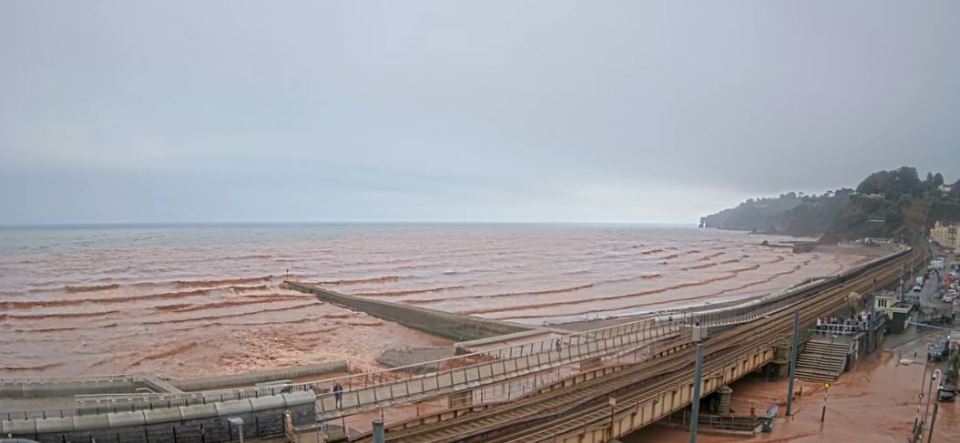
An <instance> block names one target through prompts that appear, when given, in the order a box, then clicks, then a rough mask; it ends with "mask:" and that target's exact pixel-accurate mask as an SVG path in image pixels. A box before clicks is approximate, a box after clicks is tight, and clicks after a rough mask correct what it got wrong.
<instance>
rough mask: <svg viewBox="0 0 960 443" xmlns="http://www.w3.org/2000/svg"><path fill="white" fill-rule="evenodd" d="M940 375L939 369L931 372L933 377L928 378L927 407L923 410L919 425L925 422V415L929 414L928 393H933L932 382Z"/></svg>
mask: <svg viewBox="0 0 960 443" xmlns="http://www.w3.org/2000/svg"><path fill="white" fill-rule="evenodd" d="M940 374H941V372H940V370H939V369H937V370H935V371H933V375H931V376H930V382H929V383H927V407H926V408H924V409H923V418H922V419H921V421H920V423H921V425H922V424H925V423H926V422H927V413H928V412H930V396H931V395H930V392H931V391H933V382H935V381H937V379H938V378H940Z"/></svg>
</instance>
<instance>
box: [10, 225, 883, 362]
mask: <svg viewBox="0 0 960 443" xmlns="http://www.w3.org/2000/svg"><path fill="white" fill-rule="evenodd" d="M324 229H326V230H324ZM764 240H767V241H770V242H773V243H775V242H779V241H782V240H785V239H784V238H776V237H766V236H756V235H748V234H744V233H737V232H726V231H713V230H698V229H682V228H677V229H672V228H646V227H642V228H641V227H625V228H619V227H569V226H564V227H531V226H492V227H471V226H463V227H450V226H439V227H417V226H414V227H400V228H398V227H390V228H386V227H385V228H366V227H364V228H350V227H348V228H342V229H340V228H337V229H333V228H330V229H327V228H296V229H294V228H291V229H286V228H218V229H213V228H196V229H192V228H176V229H174V228H167V229H159V228H158V229H155V230H151V229H126V230H123V229H119V230H116V231H112V230H107V229H91V230H78V231H76V232H74V231H64V232H61V231H57V230H52V231H47V230H40V231H37V232H30V231H27V232H21V231H0V246H3V247H4V249H3V251H2V252H3V253H0V342H2V343H4V345H3V346H2V347H0V375H15V376H61V375H94V374H115V373H129V372H148V371H157V372H160V373H162V374H164V375H167V376H170V377H173V378H179V377H185V376H204V375H219V374H227V373H236V372H242V371H248V370H255V369H267V368H277V367H283V366H289V365H298V364H310V363H318V362H323V361H330V360H352V361H358V362H361V363H363V364H365V365H370V366H376V364H375V362H374V359H375V357H376V356H377V355H378V354H379V352H380V351H382V350H383V349H384V348H386V347H388V346H391V345H395V344H405V345H409V346H412V347H421V346H436V345H441V346H443V345H449V341H446V340H442V339H438V338H435V337H431V336H428V335H426V334H423V333H420V332H417V331H413V330H410V329H407V328H404V327H402V326H399V325H397V324H393V323H390V322H384V321H381V320H378V319H376V318H373V317H371V316H368V315H366V314H363V313H357V312H351V311H349V310H345V309H342V308H339V307H335V306H330V305H327V304H324V303H321V302H319V301H317V300H316V299H315V298H314V297H312V296H310V295H307V294H302V293H299V292H295V291H290V290H286V289H284V288H282V287H281V283H282V281H283V280H284V279H294V280H302V281H307V282H315V283H318V284H319V285H320V286H322V287H325V288H328V289H331V290H335V291H339V292H343V293H347V294H353V295H358V296H362V297H367V298H371V299H376V300H386V301H390V302H398V303H409V304H413V305H416V306H424V307H428V308H433V309H439V310H445V311H449V312H459V313H465V314H470V315H477V316H481V317H486V318H495V319H503V320H509V321H515V322H521V323H526V324H532V325H539V324H544V323H561V322H568V321H575V320H583V319H585V318H596V317H598V316H601V317H606V316H611V315H630V314H639V313H642V312H646V311H650V310H661V309H667V308H676V307H681V306H690V305H703V304H709V303H722V302H728V301H731V300H736V299H742V298H748V297H752V296H757V295H763V294H766V293H769V292H772V291H776V290H779V289H782V288H784V287H787V286H790V285H792V284H795V283H797V282H799V281H801V280H803V279H805V278H808V277H812V276H819V275H824V274H835V273H837V272H840V271H842V270H843V269H846V268H849V267H851V266H853V265H855V264H857V263H859V262H862V261H864V260H866V259H868V258H870V257H872V256H876V255H880V254H882V253H883V252H882V251H878V250H841V249H839V248H833V249H830V248H824V249H823V250H817V251H815V252H813V253H807V254H793V253H791V251H790V249H789V248H786V249H785V248H774V247H767V246H762V245H761V242H762V241H764ZM288 273H289V274H288Z"/></svg>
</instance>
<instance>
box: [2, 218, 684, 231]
mask: <svg viewBox="0 0 960 443" xmlns="http://www.w3.org/2000/svg"><path fill="white" fill-rule="evenodd" d="M309 225H581V226H584V225H601V226H664V227H668V226H672V227H696V226H698V223H682V222H655V221H654V222H637V221H491V220H480V221H476V220H309V221H294V220H286V221H265V220H259V221H178V222H50V223H48V222H41V223H9V224H8V223H0V229H57V228H61V229H62V228H121V227H129V228H150V227H169V228H175V227H214V226H219V227H256V226H262V227H267V226H309Z"/></svg>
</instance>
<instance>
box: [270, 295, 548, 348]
mask: <svg viewBox="0 0 960 443" xmlns="http://www.w3.org/2000/svg"><path fill="white" fill-rule="evenodd" d="M285 284H286V285H287V286H288V287H289V288H290V289H295V290H297V291H300V292H306V293H310V294H315V295H316V296H317V298H319V299H320V300H323V301H325V302H328V303H333V304H335V305H339V306H344V307H347V308H350V309H353V310H357V311H363V312H366V313H367V314H370V315H373V316H375V317H378V318H382V319H384V320H388V321H392V322H395V323H399V324H401V325H404V326H406V327H409V328H412V329H416V330H418V331H423V332H426V333H428V334H433V335H436V336H440V337H445V338H449V339H451V340H455V341H465V340H476V339H481V338H486V337H493V336H497V335H503V334H512V333H515V332H521V331H526V330H529V329H531V328H530V327H527V326H522V325H516V324H512V323H507V322H502V321H496V320H486V319H482V318H476V317H470V316H467V315H460V314H452V313H449V312H443V311H437V310H434V309H427V308H421V307H418V306H409V305H404V304H401V303H387V302H382V301H378V300H369V299H366V298H363V297H355V296H352V295H346V294H341V293H338V292H333V291H328V290H326V289H322V288H319V287H317V286H315V285H311V284H306V283H300V282H293V281H288V282H285Z"/></svg>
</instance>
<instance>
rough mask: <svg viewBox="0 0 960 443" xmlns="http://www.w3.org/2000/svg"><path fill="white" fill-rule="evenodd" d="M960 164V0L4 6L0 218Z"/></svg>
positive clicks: (637, 198)
mask: <svg viewBox="0 0 960 443" xmlns="http://www.w3.org/2000/svg"><path fill="white" fill-rule="evenodd" d="M958 159H960V1H949V0H948V1H879V0H865V1H840V2H837V1H807V0H803V1H800V0H798V1H789V2H778V1H751V2H739V1H722V2H713V1H702V2H682V1H675V0H668V1H623V2H615V1H601V2H582V1H581V2H567V1H557V0H550V1H546V0H543V1H533V2H524V1H516V0H510V1H502V2H501V1H489V0H487V1H474V2H463V1H430V2H423V1H384V2H363V1H341V2H330V3H328V2H317V1H304V2H294V1H283V2H262V1H258V2H243V1H200V2H194V1H183V2H180V1H162V2H139V1H36V0H26V1H11V0H3V1H0V223H7V224H9V223H61V222H170V221H323V220H370V221H373V220H436V221H452V220H463V221H610V222H684V223H694V222H696V221H697V219H698V217H699V216H701V215H705V214H707V213H709V212H713V211H716V210H719V209H722V208H724V207H728V206H732V205H735V204H736V203H737V202H739V201H740V200H743V199H745V198H747V197H754V196H763V195H771V194H777V193H780V192H784V191H789V190H800V191H806V192H822V191H824V190H827V189H833V188H837V187H840V186H855V185H856V184H857V181H858V180H859V179H861V178H862V177H863V176H865V175H866V174H867V173H869V172H871V171H874V170H877V169H884V168H886V169H889V168H894V167H898V166H901V165H904V164H907V165H914V166H917V167H918V168H919V169H920V170H921V173H925V172H926V171H927V170H935V171H941V172H943V173H944V175H945V176H946V178H947V180H948V181H953V180H956V179H957V178H960V161H958Z"/></svg>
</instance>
